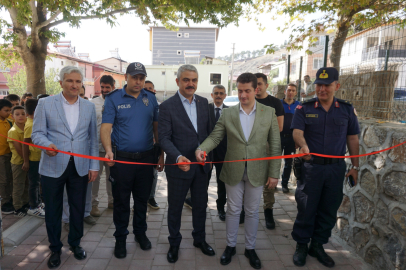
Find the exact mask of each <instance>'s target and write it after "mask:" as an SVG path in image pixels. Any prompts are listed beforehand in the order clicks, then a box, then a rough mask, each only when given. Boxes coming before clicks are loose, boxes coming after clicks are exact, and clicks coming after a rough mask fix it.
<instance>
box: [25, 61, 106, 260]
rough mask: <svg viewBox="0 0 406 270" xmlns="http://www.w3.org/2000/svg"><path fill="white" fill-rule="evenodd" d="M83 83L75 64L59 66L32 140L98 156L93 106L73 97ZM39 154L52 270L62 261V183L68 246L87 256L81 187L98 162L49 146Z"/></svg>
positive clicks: (79, 256)
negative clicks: (54, 91)
mask: <svg viewBox="0 0 406 270" xmlns="http://www.w3.org/2000/svg"><path fill="white" fill-rule="evenodd" d="M82 82H83V75H82V72H81V70H80V69H78V68H77V67H73V66H67V67H64V68H63V69H62V70H61V72H60V84H61V87H62V89H63V91H62V93H60V94H58V95H55V96H50V97H47V98H43V99H40V100H39V102H38V106H37V108H36V110H35V114H34V124H33V131H32V136H31V138H32V141H33V142H34V144H37V145H40V146H45V147H49V148H52V149H54V150H63V151H66V152H72V153H77V154H83V155H89V156H96V157H97V156H98V151H99V146H98V140H97V121H96V109H95V106H94V104H93V103H90V102H89V101H87V100H85V99H82V98H79V97H78V95H79V90H80V88H81V87H82ZM79 116H80V118H79ZM44 152H45V154H43V155H42V156H41V161H40V165H39V173H40V174H41V185H42V192H43V196H44V201H45V205H46V209H47V216H46V217H45V223H46V228H47V233H48V240H49V242H50V246H49V248H50V249H51V251H52V253H51V256H50V258H49V260H48V267H49V268H56V267H58V266H59V265H60V263H61V258H60V256H61V248H62V242H61V217H62V200H63V190H64V187H65V185H66V191H67V194H68V200H69V206H70V221H69V224H70V230H69V235H68V243H69V245H70V250H71V251H72V252H73V254H74V257H75V258H76V259H78V260H82V259H85V258H86V252H85V251H84V250H83V248H82V247H80V239H81V238H82V236H83V215H84V210H85V201H86V190H87V185H88V182H93V181H94V180H95V179H96V177H97V174H98V171H99V161H97V160H89V159H85V158H79V157H74V156H70V155H65V154H61V153H58V152H55V151H51V150H47V151H44ZM48 213H49V214H48Z"/></svg>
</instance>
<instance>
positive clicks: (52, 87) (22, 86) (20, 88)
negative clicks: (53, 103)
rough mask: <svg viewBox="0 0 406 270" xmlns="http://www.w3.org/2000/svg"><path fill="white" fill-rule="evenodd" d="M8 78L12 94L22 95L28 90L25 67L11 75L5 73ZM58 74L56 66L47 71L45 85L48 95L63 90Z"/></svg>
mask: <svg viewBox="0 0 406 270" xmlns="http://www.w3.org/2000/svg"><path fill="white" fill-rule="evenodd" d="M3 74H4V76H5V77H6V79H7V86H8V88H9V90H8V91H9V93H10V94H17V95H19V96H22V94H24V93H25V92H27V73H26V70H25V68H22V69H20V70H19V71H17V72H16V74H14V76H11V75H10V74H7V73H3ZM58 74H59V70H58V69H57V70H55V69H54V68H50V69H49V70H48V71H46V72H45V87H46V93H47V94H48V95H56V94H59V92H61V85H60V84H59V81H58Z"/></svg>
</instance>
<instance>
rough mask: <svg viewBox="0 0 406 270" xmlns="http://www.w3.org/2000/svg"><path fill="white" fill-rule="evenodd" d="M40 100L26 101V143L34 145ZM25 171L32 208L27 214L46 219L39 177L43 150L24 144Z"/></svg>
mask: <svg viewBox="0 0 406 270" xmlns="http://www.w3.org/2000/svg"><path fill="white" fill-rule="evenodd" d="M37 104H38V100H36V99H27V100H26V101H25V113H26V115H27V122H26V123H25V127H24V142H27V143H32V140H31V134H32V125H33V119H34V112H35V108H36V107H37ZM23 158H24V163H23V170H25V171H27V172H28V180H29V185H30V188H29V191H28V197H29V202H30V208H29V209H28V211H27V214H28V215H30V216H36V217H39V218H45V211H44V209H43V208H44V205H43V204H42V203H41V200H40V196H39V191H40V188H39V186H40V177H39V173H38V171H39V162H40V159H41V149H39V148H36V147H33V146H28V145H26V144H23Z"/></svg>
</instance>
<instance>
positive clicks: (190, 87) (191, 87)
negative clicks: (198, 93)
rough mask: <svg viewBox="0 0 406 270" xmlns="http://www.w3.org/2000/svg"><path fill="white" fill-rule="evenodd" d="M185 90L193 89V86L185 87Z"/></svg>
mask: <svg viewBox="0 0 406 270" xmlns="http://www.w3.org/2000/svg"><path fill="white" fill-rule="evenodd" d="M186 89H195V87H194V86H187V87H186Z"/></svg>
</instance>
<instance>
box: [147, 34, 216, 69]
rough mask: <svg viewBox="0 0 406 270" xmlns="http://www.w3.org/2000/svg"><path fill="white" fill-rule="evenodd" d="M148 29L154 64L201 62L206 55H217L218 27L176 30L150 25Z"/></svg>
mask: <svg viewBox="0 0 406 270" xmlns="http://www.w3.org/2000/svg"><path fill="white" fill-rule="evenodd" d="M148 31H149V37H150V45H149V49H150V51H152V65H182V64H199V63H200V61H201V60H202V59H203V58H205V57H206V56H209V57H214V56H215V53H216V46H215V45H216V41H217V39H218V35H219V28H217V27H179V29H178V31H176V32H175V31H171V30H168V29H166V28H165V27H160V26H150V28H149V29H148Z"/></svg>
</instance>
